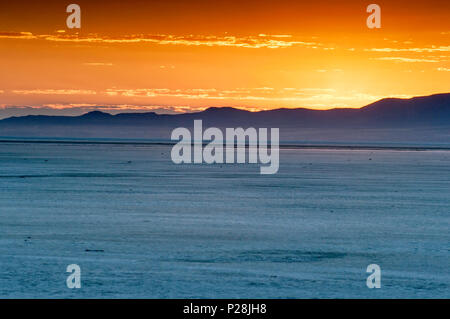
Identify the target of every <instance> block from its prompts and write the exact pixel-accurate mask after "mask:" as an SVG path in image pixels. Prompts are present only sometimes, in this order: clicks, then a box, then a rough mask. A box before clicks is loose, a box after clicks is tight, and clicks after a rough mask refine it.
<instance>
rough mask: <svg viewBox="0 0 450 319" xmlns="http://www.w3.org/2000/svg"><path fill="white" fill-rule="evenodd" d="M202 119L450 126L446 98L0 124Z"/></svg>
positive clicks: (33, 118)
mask: <svg viewBox="0 0 450 319" xmlns="http://www.w3.org/2000/svg"><path fill="white" fill-rule="evenodd" d="M194 119H202V120H203V121H204V122H205V124H207V125H211V126H223V125H232V126H233V127H234V126H236V125H237V126H249V125H253V126H261V125H266V126H277V125H279V126H289V127H297V126H298V127H324V126H325V127H329V126H330V125H331V126H332V127H347V126H348V125H352V126H355V125H356V126H364V127H389V126H392V125H393V126H397V127H398V126H402V127H403V126H406V127H408V126H418V125H419V126H424V125H425V126H435V125H447V124H450V93H445V94H435V95H430V96H423V97H414V98H411V99H397V98H386V99H382V100H379V101H377V102H375V103H372V104H369V105H367V106H365V107H362V108H360V109H330V110H312V109H306V108H296V109H287V108H281V109H274V110H268V111H258V112H250V111H245V110H240V109H235V108H232V107H221V108H217V107H211V108H208V109H206V110H204V111H202V112H196V113H183V114H170V115H169V114H156V113H154V112H147V113H119V114H116V115H111V114H109V113H104V112H100V111H93V112H89V113H86V114H83V115H81V116H48V115H28V116H21V117H10V118H7V119H3V120H1V121H0V128H1V127H4V126H11V125H42V126H46V125H120V126H129V125H132V126H135V125H153V126H174V125H175V126H176V125H184V126H186V125H188V124H192V123H191V122H192V121H193V120H194Z"/></svg>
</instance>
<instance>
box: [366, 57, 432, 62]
mask: <svg viewBox="0 0 450 319" xmlns="http://www.w3.org/2000/svg"><path fill="white" fill-rule="evenodd" d="M373 60H381V61H395V62H409V63H412V62H425V63H437V62H439V61H438V60H430V59H411V58H402V57H382V58H373Z"/></svg>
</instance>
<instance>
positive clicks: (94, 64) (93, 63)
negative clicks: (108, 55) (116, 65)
mask: <svg viewBox="0 0 450 319" xmlns="http://www.w3.org/2000/svg"><path fill="white" fill-rule="evenodd" d="M83 65H87V66H112V65H113V64H112V63H105V62H87V63H83Z"/></svg>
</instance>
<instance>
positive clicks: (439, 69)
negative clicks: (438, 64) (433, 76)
mask: <svg viewBox="0 0 450 319" xmlns="http://www.w3.org/2000/svg"><path fill="white" fill-rule="evenodd" d="M437 70H438V71H444V72H450V69H448V68H437Z"/></svg>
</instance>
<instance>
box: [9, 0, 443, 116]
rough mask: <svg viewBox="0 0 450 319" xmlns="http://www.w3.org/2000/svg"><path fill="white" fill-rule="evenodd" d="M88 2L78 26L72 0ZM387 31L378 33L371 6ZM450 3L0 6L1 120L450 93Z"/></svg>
mask: <svg viewBox="0 0 450 319" xmlns="http://www.w3.org/2000/svg"><path fill="white" fill-rule="evenodd" d="M71 3H76V4H78V5H79V6H80V8H81V28H80V29H69V28H68V27H67V25H66V19H67V17H68V16H69V14H70V13H67V12H66V7H67V6H68V5H69V4H71ZM371 3H376V4H378V5H379V6H380V8H381V28H379V29H369V28H368V27H367V25H366V19H367V17H368V16H369V15H370V13H367V12H366V8H367V6H368V5H369V4H371ZM449 14H450V1H448V0H445V1H440V0H428V1H414V0H411V1H403V0H398V1H395V0H394V1H392V0H390V1H378V0H376V1H359V0H358V1H357V0H349V1H332V0H327V1H325V0H316V1H301V0H297V1H285V0H278V1H267V0H259V1H253V0H250V1H247V0H240V1H233V0H231V1H230V0H229V1H223V0H215V1H211V0H209V1H203V0H202V1H200V0H189V1H181V0H176V1H173V0H164V1H160V0H157V1H133V0H129V1H117V0H108V1H95V0H88V1H81V0H72V1H23V0H16V1H14V2H8V3H6V1H2V2H0V118H4V117H8V116H12V115H26V114H66V115H78V114H82V113H85V112H87V111H91V110H101V111H105V112H110V113H113V114H115V113H120V112H148V111H156V112H158V113H175V112H193V111H199V110H203V109H206V108H208V107H212V106H215V107H221V106H232V107H237V108H241V109H247V110H251V111H257V110H266V109H274V108H282V107H287V108H296V107H306V108H313V109H330V108H336V107H339V108H341V107H351V108H356V107H363V106H365V105H367V104H369V103H372V102H374V101H377V100H379V99H382V98H385V97H399V98H409V97H413V96H419V95H429V94H434V93H446V92H450V90H449V88H450V86H449V84H450V19H449Z"/></svg>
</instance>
